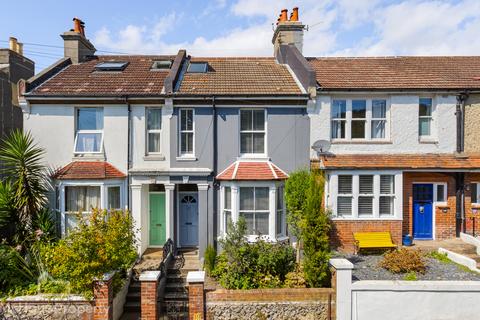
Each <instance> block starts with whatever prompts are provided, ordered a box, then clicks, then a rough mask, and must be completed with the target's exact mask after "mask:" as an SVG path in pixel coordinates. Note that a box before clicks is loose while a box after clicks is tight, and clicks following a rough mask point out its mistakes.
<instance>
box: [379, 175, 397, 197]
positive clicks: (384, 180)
mask: <svg viewBox="0 0 480 320" xmlns="http://www.w3.org/2000/svg"><path fill="white" fill-rule="evenodd" d="M394 181H395V176H393V175H381V176H380V193H381V194H393V193H395V185H394V183H393V182H394Z"/></svg>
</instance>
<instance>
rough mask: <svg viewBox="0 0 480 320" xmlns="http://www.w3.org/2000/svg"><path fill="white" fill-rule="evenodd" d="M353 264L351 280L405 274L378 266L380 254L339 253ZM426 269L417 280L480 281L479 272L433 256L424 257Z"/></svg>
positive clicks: (389, 278)
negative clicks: (395, 272)
mask: <svg viewBox="0 0 480 320" xmlns="http://www.w3.org/2000/svg"><path fill="white" fill-rule="evenodd" d="M338 257H343V258H346V259H348V260H350V262H352V263H353V264H354V265H355V269H354V270H353V280H404V277H405V274H402V273H401V274H394V273H391V272H389V271H387V270H385V269H383V268H381V267H379V266H378V263H379V262H380V261H381V260H382V258H383V256H382V255H365V256H364V255H358V256H356V255H339V256H338ZM426 261H427V271H426V272H425V274H420V273H418V274H417V280H463V281H468V280H473V281H480V274H479V273H476V272H473V271H469V270H465V268H462V267H461V266H459V265H457V264H455V263H453V262H450V263H444V262H440V261H438V260H436V259H434V258H429V257H427V258H426Z"/></svg>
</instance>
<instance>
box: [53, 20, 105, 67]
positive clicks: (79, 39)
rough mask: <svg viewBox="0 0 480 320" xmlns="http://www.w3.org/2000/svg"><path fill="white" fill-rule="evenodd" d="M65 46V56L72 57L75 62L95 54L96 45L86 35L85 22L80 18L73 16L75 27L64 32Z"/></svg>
mask: <svg viewBox="0 0 480 320" xmlns="http://www.w3.org/2000/svg"><path fill="white" fill-rule="evenodd" d="M61 37H62V38H63V43H64V44H63V48H64V56H65V58H70V59H71V60H72V63H73V64H77V63H80V62H83V61H85V60H87V57H88V56H93V55H94V54H95V51H97V49H95V47H94V46H93V44H92V43H91V42H90V41H89V40H88V39H87V38H86V37H85V23H84V22H83V21H82V20H80V19H79V18H73V29H71V30H70V31H67V32H64V33H63V34H62V35H61Z"/></svg>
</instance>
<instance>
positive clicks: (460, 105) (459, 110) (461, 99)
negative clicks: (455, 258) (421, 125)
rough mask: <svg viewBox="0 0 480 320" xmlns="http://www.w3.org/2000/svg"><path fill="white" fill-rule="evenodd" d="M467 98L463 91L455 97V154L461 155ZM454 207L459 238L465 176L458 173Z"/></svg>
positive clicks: (463, 223) (463, 208) (463, 203)
mask: <svg viewBox="0 0 480 320" xmlns="http://www.w3.org/2000/svg"><path fill="white" fill-rule="evenodd" d="M467 98H468V92H467V91H464V92H462V93H460V94H458V95H457V105H456V111H455V115H456V119H457V148H456V151H457V154H463V152H464V151H465V101H466V100H467ZM455 190H456V194H455V197H456V199H455V200H456V201H455V202H456V206H455V209H456V210H455V235H456V237H459V236H460V232H461V231H463V232H465V228H466V226H465V174H464V173H463V172H459V173H456V174H455Z"/></svg>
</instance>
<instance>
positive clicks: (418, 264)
mask: <svg viewBox="0 0 480 320" xmlns="http://www.w3.org/2000/svg"><path fill="white" fill-rule="evenodd" d="M379 266H380V267H382V268H385V269H387V270H388V271H390V272H393V273H406V272H419V273H422V274H423V273H425V270H426V265H425V261H424V259H423V255H422V253H421V252H420V251H419V250H409V249H405V248H402V249H400V250H395V251H392V252H389V253H386V254H385V255H384V257H383V260H382V261H380V263H379Z"/></svg>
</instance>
